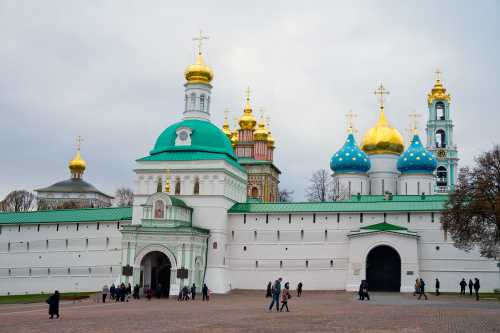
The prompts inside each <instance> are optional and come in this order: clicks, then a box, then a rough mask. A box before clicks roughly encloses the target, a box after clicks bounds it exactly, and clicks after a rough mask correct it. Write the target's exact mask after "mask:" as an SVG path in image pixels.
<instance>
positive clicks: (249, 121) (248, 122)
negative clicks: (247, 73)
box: [239, 89, 257, 130]
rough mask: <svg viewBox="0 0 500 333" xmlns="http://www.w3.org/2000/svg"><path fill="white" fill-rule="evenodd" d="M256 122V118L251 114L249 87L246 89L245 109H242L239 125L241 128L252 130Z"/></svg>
mask: <svg viewBox="0 0 500 333" xmlns="http://www.w3.org/2000/svg"><path fill="white" fill-rule="evenodd" d="M256 124H257V119H255V117H254V115H253V114H252V107H251V106H250V89H247V97H246V103H245V109H244V110H243V115H242V116H241V117H240V120H239V125H240V128H241V129H242V130H252V129H254V128H255V125H256Z"/></svg>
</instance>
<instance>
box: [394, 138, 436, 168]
mask: <svg viewBox="0 0 500 333" xmlns="http://www.w3.org/2000/svg"><path fill="white" fill-rule="evenodd" d="M397 167H398V170H399V171H400V172H401V173H406V174H408V173H417V174H432V173H433V172H434V170H436V167H437V160H436V157H435V156H434V154H432V153H431V152H429V151H428V150H427V149H425V147H424V146H423V145H422V141H421V140H420V138H419V137H418V135H417V134H415V135H414V136H413V139H412V140H411V144H410V146H409V147H408V149H406V151H405V152H404V153H403V154H402V155H401V156H400V157H399V159H398V164H397Z"/></svg>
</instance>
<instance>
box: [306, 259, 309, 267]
mask: <svg viewBox="0 0 500 333" xmlns="http://www.w3.org/2000/svg"><path fill="white" fill-rule="evenodd" d="M308 267H309V260H306V268H308Z"/></svg>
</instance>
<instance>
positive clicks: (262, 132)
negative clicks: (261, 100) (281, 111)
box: [253, 117, 269, 141]
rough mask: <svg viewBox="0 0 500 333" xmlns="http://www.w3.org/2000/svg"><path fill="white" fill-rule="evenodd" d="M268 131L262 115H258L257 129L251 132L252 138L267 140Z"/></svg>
mask: <svg viewBox="0 0 500 333" xmlns="http://www.w3.org/2000/svg"><path fill="white" fill-rule="evenodd" d="M268 134H269V131H268V130H267V128H266V123H265V122H264V117H260V120H259V125H258V126H257V129H256V130H255V131H254V132H253V138H254V140H255V141H267V138H268Z"/></svg>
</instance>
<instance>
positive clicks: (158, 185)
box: [156, 177, 162, 192]
mask: <svg viewBox="0 0 500 333" xmlns="http://www.w3.org/2000/svg"><path fill="white" fill-rule="evenodd" d="M161 188H162V186H161V177H158V180H157V181H156V192H161Z"/></svg>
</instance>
